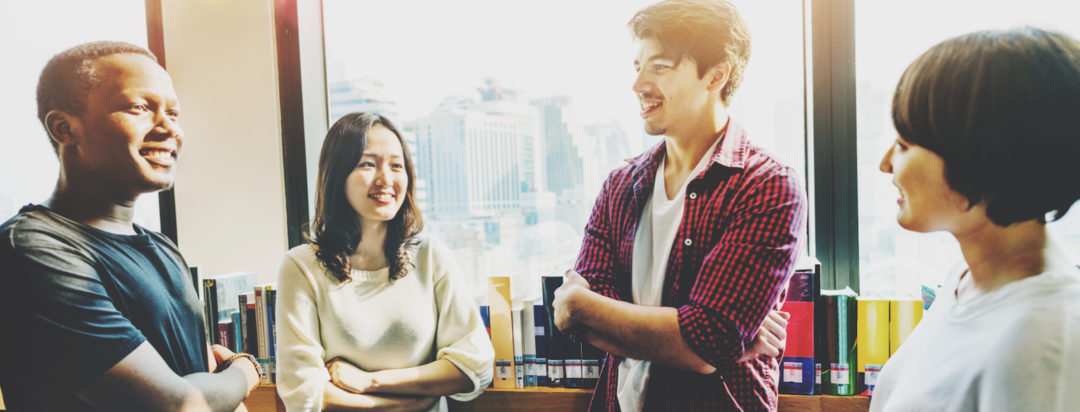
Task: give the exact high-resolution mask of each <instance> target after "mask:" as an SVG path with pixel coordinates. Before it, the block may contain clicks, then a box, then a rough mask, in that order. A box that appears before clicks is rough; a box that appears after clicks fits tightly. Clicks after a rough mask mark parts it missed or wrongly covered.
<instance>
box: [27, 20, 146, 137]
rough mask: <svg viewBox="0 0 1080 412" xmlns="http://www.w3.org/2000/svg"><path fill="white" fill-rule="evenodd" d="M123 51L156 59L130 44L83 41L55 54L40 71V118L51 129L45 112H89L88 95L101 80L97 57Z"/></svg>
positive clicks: (76, 114) (38, 91) (142, 49)
mask: <svg viewBox="0 0 1080 412" xmlns="http://www.w3.org/2000/svg"><path fill="white" fill-rule="evenodd" d="M120 53H137V54H141V55H144V56H146V57H149V58H151V59H153V60H154V61H155V62H156V61H157V57H155V56H154V54H153V53H150V52H149V51H148V50H146V49H144V48H142V47H139V46H136V45H134V44H131V43H124V42H117V41H98V42H92V43H84V44H80V45H78V46H75V47H72V48H70V49H67V50H64V51H63V52H61V53H60V54H57V55H56V56H53V58H52V59H49V62H48V63H47V64H45V68H44V69H42V70H41V77H40V78H39V79H38V87H37V105H38V120H41V124H42V125H44V126H45V132H46V133H48V132H49V130H48V129H49V125H47V124H45V115H47V114H49V112H50V111H53V110H62V111H64V112H67V113H70V114H71V115H74V116H79V115H82V114H83V113H85V112H86V98H87V96H88V95H89V94H90V91H91V90H93V89H94V86H97V84H98V82H99V81H100V80H101V79H100V78H99V77H98V73H96V72H95V70H94V60H97V59H100V58H102V57H105V56H110V55H113V54H120ZM49 142H50V143H52V145H53V150H58V145H57V143H56V141H55V140H53V139H51V138H50V139H49Z"/></svg>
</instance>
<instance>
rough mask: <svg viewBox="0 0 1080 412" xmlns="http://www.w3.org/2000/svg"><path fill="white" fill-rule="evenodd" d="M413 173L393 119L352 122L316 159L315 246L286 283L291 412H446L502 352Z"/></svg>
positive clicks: (293, 264)
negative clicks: (429, 218) (432, 222)
mask: <svg viewBox="0 0 1080 412" xmlns="http://www.w3.org/2000/svg"><path fill="white" fill-rule="evenodd" d="M414 199H416V189H415V170H414V168H413V162H412V157H411V156H410V155H409V151H408V148H407V147H406V145H405V141H404V140H403V139H402V138H401V134H400V133H399V132H398V130H397V129H396V128H395V127H394V126H393V124H391V123H390V121H389V120H387V119H386V118H385V117H382V116H379V115H375V114H363V113H352V114H349V115H346V116H344V117H342V118H341V119H340V120H338V121H337V123H335V124H334V126H333V127H331V128H330V131H329V132H328V133H327V135H326V140H325V141H324V142H323V148H322V153H321V155H320V156H319V181H318V186H317V187H316V192H315V218H314V219H312V221H311V225H310V229H311V233H310V234H309V240H310V241H311V244H310V245H302V246H297V247H295V248H293V249H292V250H290V251H289V252H288V253H286V254H285V259H284V260H283V262H282V264H281V273H280V275H279V278H278V292H277V293H278V300H277V338H278V346H279V348H278V354H277V358H278V363H279V365H280V367H279V368H278V382H277V389H278V393H279V394H280V395H281V399H282V400H283V401H284V403H285V405H286V407H288V409H289V410H290V411H294V410H295V411H317V410H339V409H349V410H356V409H361V410H366V409H368V408H371V409H378V410H418V411H427V410H431V411H437V410H445V408H446V403H445V402H442V401H441V399H442V397H443V396H450V397H451V398H454V399H455V400H459V401H467V400H471V399H473V398H475V397H477V396H479V395H480V393H482V392H483V391H484V388H486V387H487V386H488V384H489V383H490V382H491V378H492V372H493V363H494V359H495V351H494V349H492V346H491V341H490V339H489V338H488V335H487V331H486V329H485V328H484V324H483V321H482V320H481V318H480V312H479V309H478V308H477V306H476V305H475V304H474V303H473V299H472V296H471V295H469V293H468V290H467V289H466V286H465V282H464V279H463V278H462V274H461V273H460V271H459V270H458V267H457V263H456V262H455V261H454V257H453V255H452V254H451V253H450V250H449V249H448V248H447V247H446V245H444V244H443V243H442V242H440V241H438V240H436V239H432V238H428V237H424V236H422V235H420V232H421V230H422V229H423V221H422V218H421V216H420V209H419V208H418V207H417V205H416V203H415V200H414Z"/></svg>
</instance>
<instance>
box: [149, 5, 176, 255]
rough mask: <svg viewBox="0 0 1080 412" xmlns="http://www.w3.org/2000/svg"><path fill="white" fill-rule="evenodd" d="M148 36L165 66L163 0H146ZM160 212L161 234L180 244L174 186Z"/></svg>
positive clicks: (165, 195)
mask: <svg viewBox="0 0 1080 412" xmlns="http://www.w3.org/2000/svg"><path fill="white" fill-rule="evenodd" d="M145 3H146V37H147V45H148V46H149V47H150V52H151V53H153V54H154V56H156V57H157V61H158V64H160V65H161V68H163V69H166V70H168V68H167V67H166V66H165V29H164V27H163V25H162V17H161V0H146V2H145ZM158 213H159V216H160V218H161V234H163V235H165V237H168V238H169V239H171V240H172V242H173V243H174V244H176V245H179V244H180V239H179V236H178V229H177V226H176V191H174V190H173V189H172V188H169V189H168V190H162V191H160V192H158Z"/></svg>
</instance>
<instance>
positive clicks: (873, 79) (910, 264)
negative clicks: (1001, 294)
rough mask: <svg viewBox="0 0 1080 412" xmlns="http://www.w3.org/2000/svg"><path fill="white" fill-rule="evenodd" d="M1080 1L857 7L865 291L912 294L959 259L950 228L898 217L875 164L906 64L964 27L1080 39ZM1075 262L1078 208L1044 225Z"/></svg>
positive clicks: (862, 0) (1079, 257)
mask: <svg viewBox="0 0 1080 412" xmlns="http://www.w3.org/2000/svg"><path fill="white" fill-rule="evenodd" d="M1076 16H1080V3H1075V2H1062V1H1056V0H1037V1H1036V0H1032V1H1026V2H1022V3H1017V2H1012V1H951V2H942V1H930V0H911V1H906V2H881V1H872V0H859V1H857V2H856V7H855V33H856V35H855V40H856V65H857V71H856V72H857V81H858V88H857V90H858V91H857V102H858V110H857V116H858V153H859V156H858V160H859V166H858V168H859V172H858V175H859V177H858V178H859V250H860V262H859V266H860V275H861V279H860V283H861V286H862V294H863V295H872V294H878V293H880V294H900V295H903V294H909V293H910V294H915V295H916V296H919V295H918V293H919V286H920V284H924V285H930V286H936V285H938V284H940V283H941V281H942V280H944V277H945V275H946V274H947V273H948V271H949V270H950V269H951V268H952V267H953V266H954V265H956V264H957V263H958V262H960V260H961V259H962V258H963V257H962V256H961V254H960V247H959V245H958V244H957V242H956V240H955V239H954V238H953V237H952V236H951V235H949V234H947V233H933V234H918V233H914V232H910V231H907V230H904V229H902V228H900V226H899V225H898V224H897V223H896V212H897V206H896V196H897V193H898V192H897V189H896V188H895V187H894V186H893V185H892V184H891V176H890V175H886V174H884V173H881V172H879V171H878V162H879V161H880V160H881V157H882V155H884V153H885V152H886V151H887V150H888V148H889V146H890V145H891V144H892V142H893V140H894V139H895V138H896V130H895V129H894V128H893V124H892V117H891V113H890V110H891V106H892V95H893V91H894V89H895V87H896V84H897V82H898V81H899V80H900V76H901V74H903V71H904V69H905V68H907V66H908V65H909V64H910V63H911V62H912V61H914V60H915V58H917V57H918V56H919V55H921V54H922V53H923V52H925V51H926V50H927V49H929V48H930V47H931V46H933V45H935V44H937V43H939V42H941V41H943V40H946V39H948V38H951V37H955V36H958V35H962V34H965V33H969V32H973V31H979V30H987V29H1008V28H1012V27H1016V26H1020V25H1033V26H1036V27H1041V28H1047V29H1054V30H1059V31H1062V32H1065V33H1066V34H1069V35H1071V36H1073V37H1074V38H1080V20H1077V19H1076ZM1048 227H1049V230H1050V232H1051V233H1052V234H1053V236H1054V237H1055V238H1056V239H1057V240H1058V242H1059V243H1060V244H1061V246H1062V247H1063V249H1064V250H1065V251H1066V253H1069V254H1070V258H1071V259H1072V260H1073V261H1074V263H1080V213H1078V212H1077V211H1075V210H1074V211H1072V212H1071V213H1069V214H1068V215H1066V217H1065V219H1063V220H1061V221H1059V222H1055V223H1050V224H1049V226H1048Z"/></svg>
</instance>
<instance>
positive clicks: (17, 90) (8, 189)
mask: <svg viewBox="0 0 1080 412" xmlns="http://www.w3.org/2000/svg"><path fill="white" fill-rule="evenodd" d="M0 38H3V39H7V40H5V41H3V42H0V55H2V56H7V57H8V58H5V59H4V64H3V65H2V67H0V90H3V91H4V92H3V93H0V125H3V133H0V148H3V150H0V176H3V177H2V178H0V179H2V180H0V182H2V183H0V221H2V220H7V219H8V218H9V217H11V216H13V215H15V213H17V212H18V211H19V208H20V207H22V206H25V205H27V204H29V203H35V204H37V203H41V202H43V201H44V200H45V199H47V198H48V197H49V195H50V194H52V190H53V187H54V186H55V185H56V178H57V175H58V173H59V170H60V165H59V163H58V162H57V160H56V154H55V153H54V152H53V149H52V146H51V145H50V144H49V137H48V135H47V134H46V133H45V130H44V128H43V127H42V125H41V122H39V121H38V119H37V100H36V90H37V82H38V76H40V75H41V69H42V68H43V67H45V63H46V62H48V61H49V59H50V58H52V56H54V55H56V54H57V53H60V52H62V51H64V50H65V49H67V48H69V47H72V46H75V45H78V44H82V43H86V42H91V41H98V40H115V41H124V42H128V43H132V44H136V45H139V46H142V47H147V39H146V9H145V2H143V1H142V0H102V1H94V2H63V3H62V4H61V5H58V4H56V3H54V2H36V1H5V2H0ZM157 205H158V202H157V195H156V194H152V195H144V196H142V197H141V198H140V199H139V201H138V202H137V204H136V208H135V209H136V210H135V218H136V219H135V223H138V224H139V225H142V226H144V227H146V228H148V229H152V230H160V228H161V223H160V221H159V220H160V219H159V216H158V207H157Z"/></svg>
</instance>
